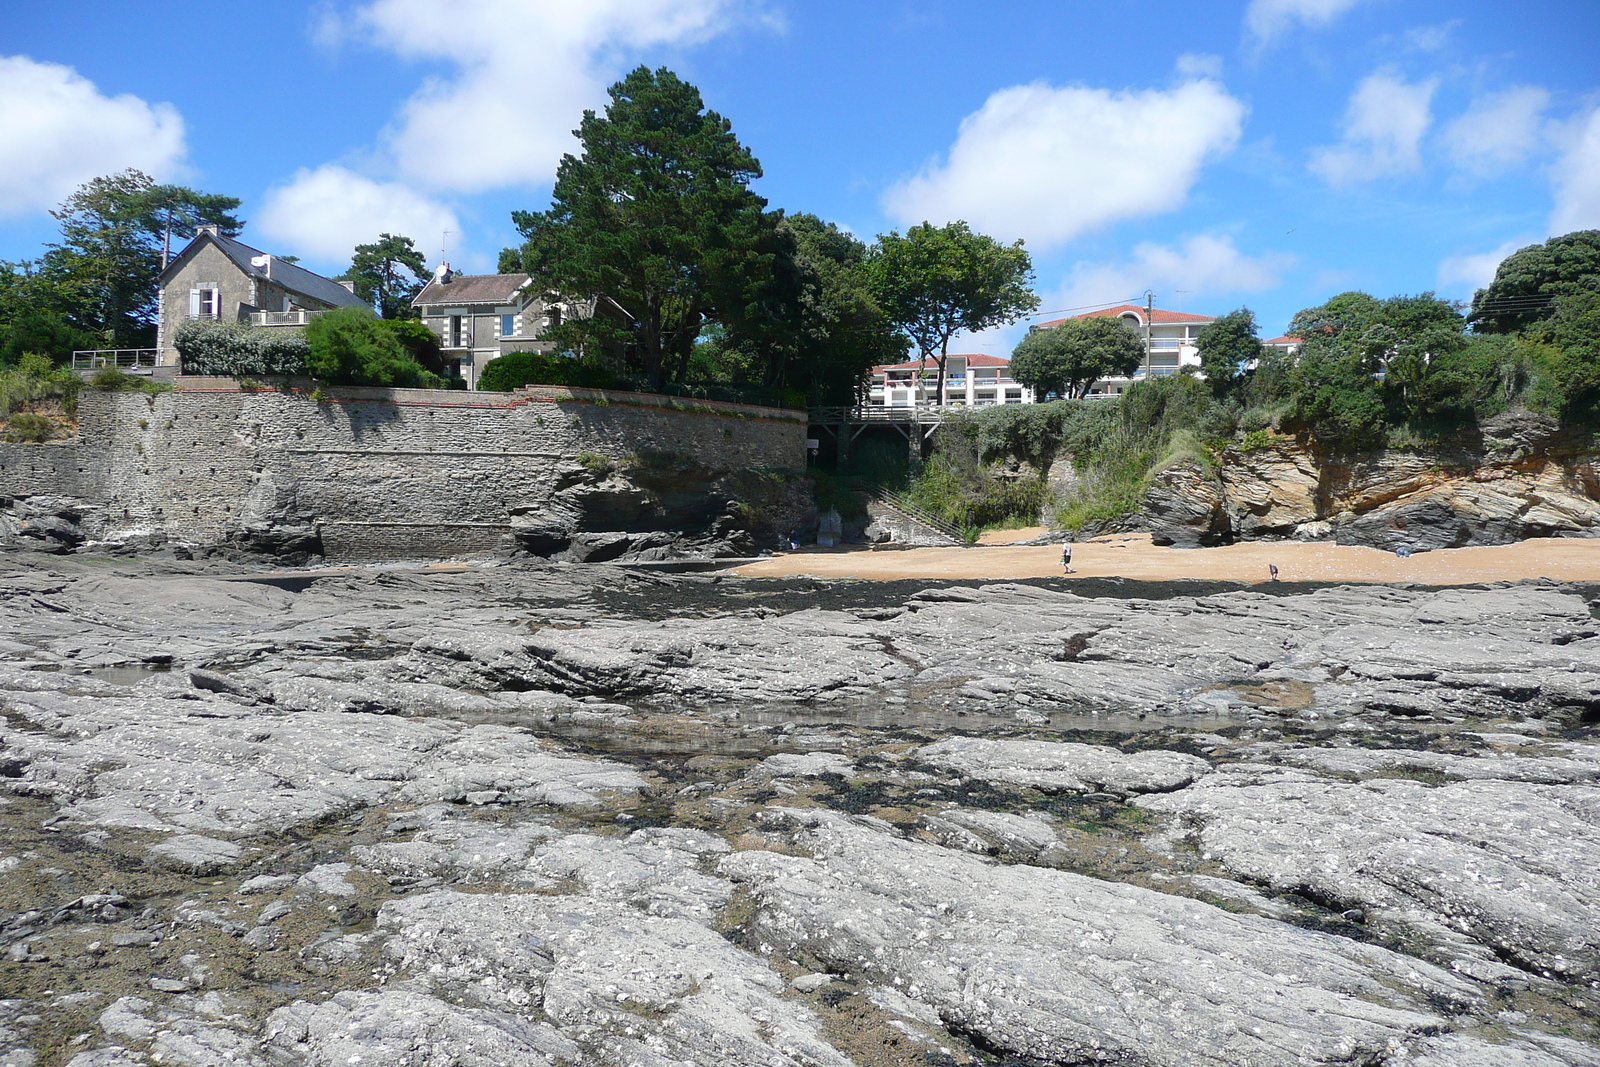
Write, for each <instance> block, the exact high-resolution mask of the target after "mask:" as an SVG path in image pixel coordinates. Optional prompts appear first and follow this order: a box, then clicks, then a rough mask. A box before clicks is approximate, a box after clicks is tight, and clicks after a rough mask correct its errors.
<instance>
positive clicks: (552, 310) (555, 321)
mask: <svg viewBox="0 0 1600 1067" xmlns="http://www.w3.org/2000/svg"><path fill="white" fill-rule="evenodd" d="M544 314H545V318H546V319H548V320H549V322H550V328H551V329H555V328H556V327H557V326H560V325H561V308H560V306H559V305H554V304H553V305H551V306H550V307H547V308H545V309H544Z"/></svg>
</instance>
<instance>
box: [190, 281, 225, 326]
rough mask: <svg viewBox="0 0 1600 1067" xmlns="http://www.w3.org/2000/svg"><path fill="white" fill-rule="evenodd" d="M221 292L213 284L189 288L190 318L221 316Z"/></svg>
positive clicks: (214, 317)
mask: <svg viewBox="0 0 1600 1067" xmlns="http://www.w3.org/2000/svg"><path fill="white" fill-rule="evenodd" d="M221 312H222V294H221V293H220V292H219V291H218V290H217V289H216V288H215V287H213V286H202V287H201V288H198V289H190V290H189V317H190V318H191V319H217V318H221V317H222V314H221Z"/></svg>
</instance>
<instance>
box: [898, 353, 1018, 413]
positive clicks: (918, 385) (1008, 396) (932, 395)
mask: <svg viewBox="0 0 1600 1067" xmlns="http://www.w3.org/2000/svg"><path fill="white" fill-rule="evenodd" d="M938 374H939V367H938V364H937V363H935V362H934V361H933V360H928V361H927V362H926V363H924V362H923V361H921V360H915V359H913V360H909V361H907V362H905V363H892V364H886V365H884V366H882V367H873V368H872V374H871V377H870V378H869V381H868V386H867V406H868V407H888V408H909V407H925V406H928V405H931V404H933V403H934V402H935V399H936V396H937V391H938ZM944 392H945V398H944V402H945V406H946V407H967V408H986V407H993V406H995V405H997V404H1032V403H1033V402H1034V396H1033V390H1032V389H1030V388H1028V387H1027V386H1025V385H1023V384H1022V383H1021V382H1019V381H1017V380H1016V379H1014V378H1012V377H1011V362H1010V360H1007V359H1005V358H1004V357H1002V356H990V355H984V354H981V353H974V354H963V355H951V356H950V357H949V359H948V360H947V361H946V363H945V379H944Z"/></svg>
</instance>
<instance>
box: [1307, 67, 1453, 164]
mask: <svg viewBox="0 0 1600 1067" xmlns="http://www.w3.org/2000/svg"><path fill="white" fill-rule="evenodd" d="M1438 87H1439V80H1438V79H1437V78H1430V79H1429V80H1427V81H1425V82H1421V83H1419V84H1415V85H1413V84H1411V83H1409V82H1406V81H1405V80H1403V79H1402V78H1401V77H1400V76H1399V75H1397V74H1395V73H1393V72H1392V71H1382V70H1380V71H1378V72H1376V73H1374V74H1369V75H1368V76H1367V77H1366V78H1365V79H1363V80H1362V82H1361V84H1360V85H1358V86H1356V89H1355V92H1353V93H1351V94H1350V103H1349V105H1348V107H1347V108H1346V110H1345V117H1344V122H1343V124H1342V125H1343V128H1344V139H1343V140H1342V141H1341V142H1340V143H1339V144H1336V145H1328V146H1325V147H1322V148H1317V149H1314V150H1313V151H1312V153H1311V170H1312V172H1313V173H1315V174H1317V175H1319V176H1320V177H1321V178H1322V179H1323V180H1324V181H1326V182H1328V184H1330V185H1351V184H1354V183H1356V182H1360V181H1370V180H1371V179H1374V178H1381V177H1386V176H1389V175H1394V174H1407V173H1410V172H1412V171H1416V170H1419V169H1420V168H1421V166H1422V155H1421V152H1420V151H1419V150H1418V145H1419V144H1420V143H1421V141H1422V135H1423V134H1425V133H1427V132H1428V125H1429V124H1430V123H1431V122H1432V121H1433V113H1432V108H1433V93H1434V90H1435V89H1437V88H1438Z"/></svg>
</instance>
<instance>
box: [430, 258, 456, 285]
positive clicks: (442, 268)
mask: <svg viewBox="0 0 1600 1067" xmlns="http://www.w3.org/2000/svg"><path fill="white" fill-rule="evenodd" d="M455 276H456V272H455V271H453V270H451V269H450V264H448V263H441V264H439V265H438V266H437V267H435V268H434V270H433V280H434V281H436V282H438V283H439V284H440V285H449V284H450V279H451V278H454V277H455Z"/></svg>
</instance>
